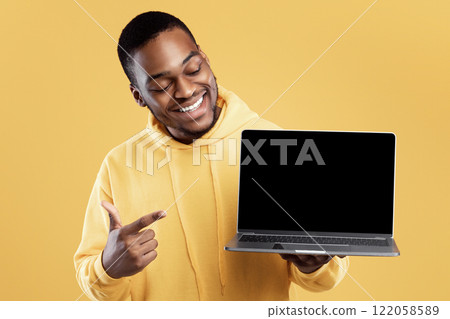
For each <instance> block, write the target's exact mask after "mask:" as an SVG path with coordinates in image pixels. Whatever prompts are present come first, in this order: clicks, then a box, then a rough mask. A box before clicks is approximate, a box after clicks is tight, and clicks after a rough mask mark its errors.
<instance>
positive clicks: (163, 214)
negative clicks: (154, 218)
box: [159, 211, 167, 217]
mask: <svg viewBox="0 0 450 319" xmlns="http://www.w3.org/2000/svg"><path fill="white" fill-rule="evenodd" d="M166 215H167V213H166V211H162V212H160V213H159V217H162V216H166Z"/></svg>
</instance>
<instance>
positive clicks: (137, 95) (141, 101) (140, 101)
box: [130, 83, 147, 107]
mask: <svg viewBox="0 0 450 319" xmlns="http://www.w3.org/2000/svg"><path fill="white" fill-rule="evenodd" d="M130 91H131V94H133V98H134V100H135V101H136V103H137V104H138V105H139V106H142V107H146V106H147V104H145V102H144V99H143V98H142V95H141V92H139V90H138V89H137V88H136V87H134V85H133V84H131V83H130Z"/></svg>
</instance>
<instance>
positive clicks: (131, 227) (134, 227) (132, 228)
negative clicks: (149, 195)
mask: <svg viewBox="0 0 450 319" xmlns="http://www.w3.org/2000/svg"><path fill="white" fill-rule="evenodd" d="M166 215H167V214H166V212H165V211H163V210H159V211H156V212H153V213H150V214H147V215H144V216H142V217H141V218H139V219H138V220H136V221H134V222H132V223H131V224H128V225H125V226H123V228H122V231H123V232H125V233H127V234H135V233H137V232H138V231H139V230H141V229H142V228H144V227H147V226H148V225H151V224H152V223H154V222H156V221H157V220H158V219H161V218H164V216H166Z"/></svg>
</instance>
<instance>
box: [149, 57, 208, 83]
mask: <svg viewBox="0 0 450 319" xmlns="http://www.w3.org/2000/svg"><path fill="white" fill-rule="evenodd" d="M196 55H200V52H198V51H191V52H189V54H188V56H187V57H185V58H184V60H183V62H182V63H181V66H183V65H185V64H186V63H187V62H188V61H189V60H190V59H191V58H192V57H193V56H196ZM168 74H170V71H163V72H159V73H156V74H153V75H150V77H147V80H146V82H145V84H146V85H147V84H148V82H150V81H151V80H156V79H157V78H160V77H162V76H165V75H168Z"/></svg>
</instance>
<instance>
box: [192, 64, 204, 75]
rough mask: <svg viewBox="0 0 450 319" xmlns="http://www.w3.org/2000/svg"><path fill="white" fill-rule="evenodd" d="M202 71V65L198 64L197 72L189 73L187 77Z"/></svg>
mask: <svg viewBox="0 0 450 319" xmlns="http://www.w3.org/2000/svg"><path fill="white" fill-rule="evenodd" d="M201 69H202V64H201V63H200V65H199V66H198V70H196V71H194V72H191V73H189V75H194V74H197V73H198V72H200V70H201Z"/></svg>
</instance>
